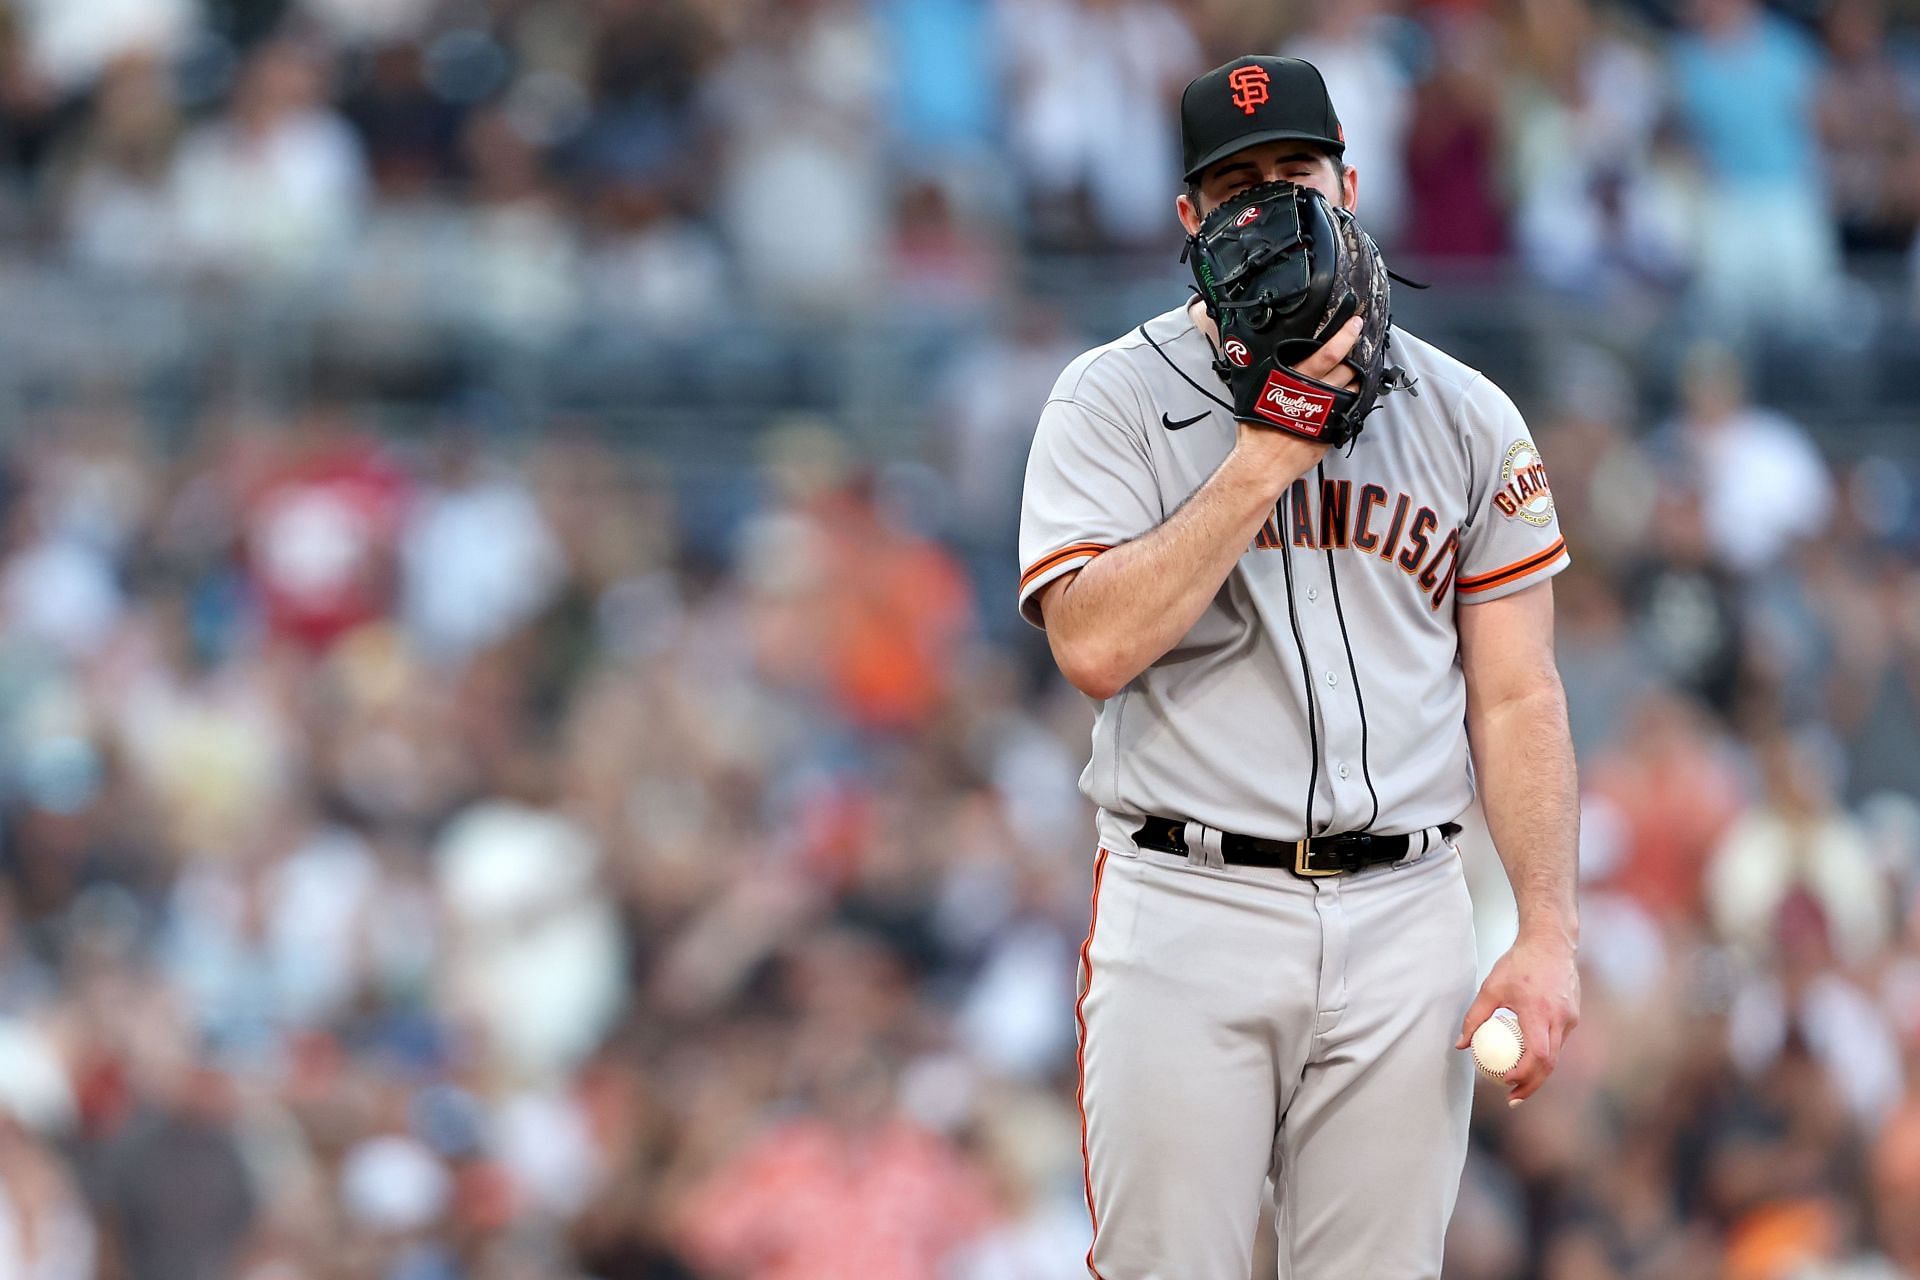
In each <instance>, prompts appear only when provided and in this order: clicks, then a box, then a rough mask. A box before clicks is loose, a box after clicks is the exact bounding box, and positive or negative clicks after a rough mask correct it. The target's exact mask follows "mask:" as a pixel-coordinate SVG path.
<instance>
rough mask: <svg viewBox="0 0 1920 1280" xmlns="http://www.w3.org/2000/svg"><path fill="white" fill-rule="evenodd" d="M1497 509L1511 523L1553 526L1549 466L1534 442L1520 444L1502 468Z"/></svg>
mask: <svg viewBox="0 0 1920 1280" xmlns="http://www.w3.org/2000/svg"><path fill="white" fill-rule="evenodd" d="M1493 505H1494V508H1495V509H1496V510H1497V511H1499V512H1500V514H1501V515H1503V516H1505V517H1507V519H1509V520H1515V519H1518V520H1524V521H1526V522H1527V523H1528V524H1532V525H1541V526H1545V525H1548V524H1551V523H1552V522H1553V490H1552V489H1551V488H1549V487H1548V485H1547V464H1546V463H1544V462H1542V461H1540V452H1539V450H1537V449H1535V448H1534V446H1533V441H1531V440H1516V441H1514V442H1513V444H1512V445H1511V446H1510V447H1509V448H1508V449H1507V456H1506V458H1505V459H1504V460H1502V462H1501V464H1500V489H1499V492H1497V493H1495V494H1494V495H1493Z"/></svg>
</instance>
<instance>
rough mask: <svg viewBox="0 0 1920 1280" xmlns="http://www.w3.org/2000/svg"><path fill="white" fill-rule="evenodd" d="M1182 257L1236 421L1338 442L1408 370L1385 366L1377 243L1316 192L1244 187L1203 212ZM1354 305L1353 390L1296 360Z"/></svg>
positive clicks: (1385, 300)
mask: <svg viewBox="0 0 1920 1280" xmlns="http://www.w3.org/2000/svg"><path fill="white" fill-rule="evenodd" d="M1181 260H1182V261H1183V262H1188V263H1190V264H1191V265H1192V267H1193V278H1194V280H1195V282H1196V283H1197V284H1198V285H1199V290H1200V297H1201V298H1202V300H1203V301H1205V303H1206V306H1207V314H1208V315H1210V316H1212V317H1213V321H1214V323H1215V324H1216V325H1217V326H1218V327H1219V329H1220V350H1219V354H1218V355H1217V356H1216V357H1215V359H1214V362H1213V368H1214V371H1215V372H1216V373H1218V374H1219V375H1220V379H1221V381H1223V382H1225V383H1226V384H1227V389H1228V390H1229V391H1230V392H1231V393H1232V398H1233V413H1234V416H1235V417H1236V418H1240V419H1242V420H1244V421H1247V422H1252V423H1256V424H1259V425H1263V426H1269V427H1275V428H1278V429H1279V430H1282V431H1289V432H1292V433H1293V434H1294V435H1298V436H1304V437H1306V438H1307V439H1309V440H1315V441H1319V442H1321V443H1324V444H1329V445H1343V444H1347V443H1348V442H1350V441H1351V440H1353V439H1354V438H1355V437H1356V436H1358V435H1359V434H1360V429H1361V426H1362V424H1363V423H1364V422H1365V420H1366V417H1367V415H1368V414H1369V413H1371V412H1372V411H1373V409H1374V406H1375V403H1376V402H1377V401H1378V400H1379V398H1380V395H1381V393H1382V392H1383V391H1385V390H1386V389H1388V388H1389V387H1390V386H1392V385H1395V382H1396V380H1397V379H1399V378H1400V377H1402V376H1404V375H1401V374H1400V373H1399V371H1398V370H1396V369H1392V368H1389V367H1388V365H1387V327H1388V325H1389V324H1391V323H1392V315H1391V298H1390V296H1389V292H1388V288H1389V286H1388V282H1387V267H1386V263H1385V262H1383V261H1382V260H1381V257H1380V249H1379V247H1378V246H1377V245H1375V244H1374V242H1373V237H1372V236H1369V235H1368V234H1367V233H1366V232H1365V231H1363V230H1361V229H1360V224H1359V223H1357V222H1355V221H1354V219H1353V215H1352V214H1351V213H1349V212H1347V210H1345V209H1343V208H1341V207H1340V206H1339V205H1337V204H1334V203H1332V202H1331V201H1329V200H1328V199H1327V198H1326V197H1325V196H1323V195H1321V194H1320V193H1319V192H1318V191H1315V190H1314V189H1313V188H1311V187H1302V186H1298V185H1296V184H1294V183H1291V182H1269V183H1265V184H1262V185H1261V186H1257V187H1254V188H1252V189H1250V190H1247V191H1243V192H1241V193H1240V194H1239V195H1237V196H1235V197H1234V198H1233V199H1231V200H1229V201H1227V202H1226V203H1225V204H1223V205H1221V206H1220V207H1219V208H1218V209H1215V210H1214V211H1213V212H1212V213H1210V214H1208V215H1207V217H1206V220H1205V221H1204V222H1202V223H1201V224H1200V233H1199V234H1198V235H1194V236H1189V237H1188V238H1187V248H1186V251H1185V252H1184V253H1183V254H1182V255H1181ZM1356 312H1358V313H1359V315H1360V316H1361V321H1362V324H1363V326H1364V327H1363V328H1362V329H1361V331H1360V336H1359V338H1358V339H1357V340H1356V341H1355V342H1354V344H1353V350H1352V352H1350V353H1349V354H1348V356H1347V358H1346V361H1345V363H1346V364H1347V365H1349V366H1350V367H1351V368H1352V369H1353V371H1354V374H1355V380H1354V383H1353V385H1352V386H1350V387H1334V386H1330V385H1328V384H1327V383H1325V382H1321V381H1320V380H1318V379H1316V378H1309V377H1307V376H1306V375H1305V374H1303V373H1301V372H1300V371H1299V369H1298V368H1297V365H1298V364H1299V362H1300V361H1302V360H1304V359H1306V358H1307V357H1308V356H1310V355H1312V354H1313V353H1314V352H1315V351H1317V350H1319V349H1320V346H1321V345H1322V344H1323V343H1324V342H1326V340H1327V338H1328V337H1330V336H1331V335H1332V334H1333V333H1334V332H1335V331H1336V330H1337V329H1339V328H1340V326H1341V325H1343V324H1345V323H1346V322H1347V321H1348V319H1349V318H1351V317H1352V316H1353V315H1354V314H1355V313H1356Z"/></svg>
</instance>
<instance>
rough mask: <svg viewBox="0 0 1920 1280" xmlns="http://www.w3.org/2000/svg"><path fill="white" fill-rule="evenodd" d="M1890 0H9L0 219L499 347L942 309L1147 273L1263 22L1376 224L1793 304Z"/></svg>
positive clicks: (1856, 169) (1881, 53)
mask: <svg viewBox="0 0 1920 1280" xmlns="http://www.w3.org/2000/svg"><path fill="white" fill-rule="evenodd" d="M1889 3H1893V4H1895V5H1896V6H1897V4H1898V3H1899V0H1806V2H1804V3H1800V4H1798V5H1797V6H1795V7H1794V8H1792V9H1791V10H1790V11H1789V10H1786V9H1775V8H1772V7H1769V6H1766V5H1763V4H1761V3H1760V2H1759V0H1640V2H1638V3H1627V2H1626V0H1615V2H1614V3H1606V2H1604V0H1298V2H1297V3H1289V4H1252V3H1243V2H1242V0H699V2H698V3H695V2H694V0H137V2H136V0H16V3H14V4H12V5H11V6H9V7H7V8H6V9H4V10H0V234H3V235H4V237H5V239H7V240H8V241H11V242H13V243H16V244H18V243H28V244H33V245H36V246H40V247H43V248H45V249H48V250H50V251H52V252H53V253H56V254H58V255H62V256H64V257H65V258H66V259H67V260H69V261H71V262H72V263H74V264H76V265H77V266H79V267H81V268H84V269H85V270H87V271H88V272H93V273H98V274H100V275H101V276H102V277H104V278H107V279H121V280H124V279H126V278H129V277H132V278H141V279H152V278H156V277H157V278H161V279H165V280H180V279H187V280H192V281H196V282H209V281H211V282H227V283H239V284H248V285H254V286H263V287H268V288H272V287H276V286H278V287H285V286H288V285H294V286H298V285H300V284H303V283H310V282H311V281H313V280H315V279H327V280H330V281H334V282H336V283H341V284H343V285H344V287H346V288H348V289H349V290H351V291H355V292H357V293H358V294H360V295H362V296H363V297H364V298H365V299H367V300H369V301H372V302H376V303H379V304H382V305H389V306H391V305H400V304H402V303H405V304H406V305H410V306H413V307H416V308H419V309H423V310H429V311H431V310H433V309H436V308H446V309H450V310H454V311H457V312H460V313H462V314H468V313H472V314H476V315H479V316H481V317H483V318H484V319H485V320H486V321H487V322H488V323H489V324H491V325H493V326H494V327H496V328H498V329H499V330H500V331H502V332H504V333H507V334H510V335H513V336H515V337H519V338H523V339H529V340H537V339H540V338H542V337H549V338H550V337H552V336H553V335H554V333H555V332H556V331H557V330H558V329H560V328H561V327H563V325H564V322H565V320H566V318H567V317H569V316H571V315H573V314H575V313H576V312H577V311H578V310H580V309H582V308H594V309H595V310H596V311H597V312H599V313H612V314H616V315H627V316H633V317H636V318H639V319H643V320H646V321H650V322H653V323H658V324H665V325H672V324H675V323H677V322H684V321H686V320H687V319H688V317H690V316H699V315H701V314H703V313H705V312H709V311H711V310H712V309H713V308H714V307H716V305H725V304H740V303H746V304H749V305H751V306H753V307H755V308H764V309H768V310H770V311H773V312H777V313H779V314H783V315H798V316H801V317H806V316H814V315H829V316H830V315H835V314H845V313H848V312H852V311H855V310H857V309H859V308H861V307H862V306H872V305H889V306H894V305H906V306H914V305H919V306H925V307H929V308H933V309H940V310H955V309H965V308H966V307H968V306H970V305H975V304H978V303H980V302H982V301H983V300H985V299H988V298H991V297H993V296H995V295H996V293H998V292H999V291H1000V290H1002V289H1003V288H1004V287H1005V286H1006V284H1007V282H1008V281H1009V280H1017V279H1018V278H1019V277H1020V274H1021V271H1022V269H1023V264H1028V263H1031V262H1032V261H1033V260H1034V258H1035V255H1041V256H1042V258H1043V260H1051V256H1053V255H1074V254H1083V253H1092V254H1097V255H1108V256H1112V255H1119V256H1121V257H1123V258H1124V257H1126V256H1128V255H1134V256H1139V255H1147V256H1149V257H1151V258H1152V259H1153V260H1155V261H1159V260H1160V257H1161V255H1163V254H1164V253H1165V252H1166V250H1167V248H1168V246H1169V243H1170V241H1171V239H1172V237H1173V234H1174V228H1173V221H1172V217H1171V200H1172V196H1173V194H1174V192H1175V191H1176V190H1177V186H1178V172H1177V171H1178V163H1177V160H1178V140H1177V136H1176V133H1175V124H1174V119H1175V107H1176V103H1177V99H1178V95H1179V91H1180V89H1181V87H1182V86H1183V85H1184V84H1185V83H1186V81H1187V80H1188V79H1189V78H1190V77H1191V76H1193V75H1194V74H1196V73H1198V72H1199V71H1201V70H1203V69H1205V68H1206V67H1208V66H1210V65H1213V64H1215V63H1217V62H1218V61H1221V60H1223V59H1225V58H1227V57H1231V56H1234V55H1237V54H1239V53H1243V52H1246V51H1248V50H1277V51H1282V52H1289V53H1294V54H1298V55H1302V56H1305V57H1308V58H1310V59H1311V60H1313V61H1314V62H1315V63H1316V64H1317V65H1318V66H1320V67H1321V68H1322V70H1323V71H1324V72H1325V74H1326V78H1327V80H1328V83H1329V86H1330V88H1331V90H1332V94H1333V98H1334V101H1335V103H1336V105H1337V106H1338V108H1339V110H1340V112H1341V113H1342V116H1343V118H1344V121H1345V124H1346V132H1347V135H1348V137H1349V138H1350V140H1351V150H1350V153H1349V158H1350V159H1351V160H1352V162H1353V163H1354V164H1355V166H1356V167H1357V168H1358V169H1359V170H1360V172H1361V178H1362V182H1361V202H1362V204H1361V212H1362V217H1363V221H1364V222H1366V224H1367V225H1368V226H1369V227H1371V228H1372V230H1373V231H1374V232H1375V234H1376V236H1377V237H1378V238H1380V239H1381V241H1382V242H1383V243H1384V244H1385V245H1386V246H1387V247H1388V248H1389V249H1391V250H1395V251H1404V252H1406V253H1408V254H1410V255H1415V256H1416V257H1417V258H1418V259H1419V260H1420V261H1421V262H1422V263H1424V264H1428V265H1432V264H1441V265H1443V266H1444V265H1445V264H1448V263H1454V262H1463V263H1486V262H1506V263H1514V264H1518V266H1519V267H1520V268H1522V269H1523V270H1524V272H1526V273H1527V274H1530V275H1531V276H1532V277H1533V278H1535V279H1536V280H1537V281H1539V282H1540V283H1541V284H1542V285H1543V286H1544V287H1547V288H1549V289H1552V290H1556V291H1564V292H1566V293H1567V294H1569V295H1571V296H1573V297H1576V298H1583V299H1589V300H1593V301H1597V302H1605V301H1609V300H1615V299H1618V298H1620V297H1629V298H1652V299H1654V300H1672V299H1686V300H1689V301H1691V302H1693V303H1695V304H1697V305H1699V306H1701V307H1703V308H1707V309H1709V310H1710V311H1711V312H1712V313H1713V314H1714V315H1715V316H1716V317H1717V318H1719V319H1721V320H1723V321H1725V322H1728V323H1744V322H1745V321H1747V320H1749V319H1757V320H1761V321H1790V322H1795V323H1797V324H1799V325H1801V326H1803V327H1806V328H1809V329H1815V330H1825V329H1827V328H1828V327H1829V326H1831V325H1833V324H1836V323H1838V322H1839V320H1840V318H1841V316H1842V315H1843V314H1844V315H1845V316H1846V317H1847V318H1849V319H1851V320H1852V321H1853V323H1855V324H1856V325H1857V324H1858V323H1860V320H1861V317H1860V314H1859V309H1860V305H1861V304H1860V301H1859V299H1858V298H1857V297H1856V296H1855V295H1854V293H1853V291H1850V290H1849V289H1848V287H1847V286H1846V280H1847V278H1848V277H1847V272H1846V271H1845V270H1844V269H1843V255H1844V256H1846V257H1851V258H1853V259H1855V260H1858V261H1860V262H1872V261H1883V262H1884V261H1893V262H1897V261H1898V260H1899V259H1900V256H1901V255H1907V254H1909V253H1910V251H1911V249H1912V246H1913V241H1914V233H1915V227H1916V225H1917V224H1920V45H1916V43H1915V41H1914V38H1913V33H1912V30H1911V28H1910V26H1901V25H1896V26H1894V27H1893V28H1892V30H1891V31H1890V29H1889V15H1888V14H1887V12H1886V9H1887V7H1888V4H1889ZM1895 16H1904V17H1906V18H1907V19H1911V18H1912V17H1913V16H1914V15H1913V14H1911V13H1907V14H1904V15H1895ZM1882 274H1885V271H1884V269H1883V270H1882ZM721 300H724V303H723V302H722V301H721Z"/></svg>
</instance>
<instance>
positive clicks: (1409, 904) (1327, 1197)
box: [1076, 839, 1476, 1280]
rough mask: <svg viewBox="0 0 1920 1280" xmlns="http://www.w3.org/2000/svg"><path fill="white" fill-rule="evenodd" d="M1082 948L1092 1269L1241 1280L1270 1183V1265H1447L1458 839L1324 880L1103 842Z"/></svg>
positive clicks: (1368, 1276)
mask: <svg viewBox="0 0 1920 1280" xmlns="http://www.w3.org/2000/svg"><path fill="white" fill-rule="evenodd" d="M1080 954H1081V966H1080V983H1081V986H1080V998H1079V1001H1078V1003H1077V1005H1076V1010H1077V1017H1078V1023H1079V1036H1080V1107H1081V1117H1082V1125H1083V1129H1082V1136H1083V1143H1082V1145H1083V1152H1084V1156H1085V1161H1086V1177H1087V1200H1088V1205H1089V1207H1090V1209H1091V1210H1092V1213H1093V1218H1094V1239H1093V1247H1092V1249H1091V1250H1090V1251H1089V1253H1088V1255H1087V1268H1088V1271H1089V1273H1090V1274H1091V1275H1092V1276H1094V1277H1096V1280H1247V1277H1248V1276H1249V1274H1250V1273H1251V1271H1252V1267H1253V1261H1252V1259H1253V1248H1254V1232H1255V1230H1256V1226H1257V1223H1258V1222H1259V1219H1260V1211H1261V1207H1262V1201H1263V1197H1264V1195H1265V1186H1266V1180H1267V1179H1268V1178H1269V1177H1271V1178H1272V1180H1273V1186H1274V1189H1275V1196H1276V1200H1277V1212H1276V1217H1275V1224H1276V1230H1277V1233H1278V1237H1279V1239H1278V1245H1279V1255H1280V1273H1279V1274H1280V1280H1421V1278H1431V1277H1437V1276H1439V1274H1440V1260H1441V1253H1442V1247H1443V1242H1444V1237H1445V1234H1446V1226H1447V1219H1448V1218H1449V1217H1450V1216H1451V1215H1452V1213H1453V1202H1454V1197H1455V1195H1456V1193H1457V1192H1458V1190H1459V1184H1460V1170H1461V1166H1462V1164H1463V1163H1464V1162H1465V1160H1466V1152H1467V1117H1468V1111H1469V1108H1470V1105H1471V1101H1472V1091H1473V1068H1472V1064H1471V1062H1470V1061H1469V1059H1468V1055H1467V1054H1465V1053H1464V1052H1461V1051H1459V1050H1456V1049H1455V1048H1454V1047H1453V1043H1454V1039H1455V1037H1456V1036H1458V1035H1459V1032H1460V1020H1461V1019H1462V1018H1463V1017H1464V1016H1465V1015H1466V1011H1467V1006H1468V1005H1469V1004H1471V1003H1472V1001H1473V996H1474V992H1475V990H1476V982H1475V968H1474V943H1473V916H1472V905H1471V903H1470V901H1469V899H1468V895H1467V886H1466V880H1465V877H1464V875H1463V874H1462V871H1461V865H1460V858H1459V856H1458V852H1457V850H1456V849H1455V848H1453V847H1452V845H1451V844H1450V843H1443V842H1440V841H1439V840H1437V839H1436V840H1435V841H1434V849H1433V852H1431V853H1429V854H1427V855H1426V856H1425V857H1423V858H1419V859H1418V860H1416V861H1411V862H1406V863H1401V864H1397V865H1394V866H1388V867H1379V868H1373V869H1370V870H1367V871H1362V872H1359V873H1356V874H1353V875H1345V876H1329V877H1325V878H1320V879H1314V880H1303V879H1300V878H1298V877H1296V876H1294V875H1293V874H1292V873H1291V872H1288V871H1285V870H1274V869H1266V868H1253V867H1224V868H1223V867H1206V866H1204V865H1192V864H1190V863H1189V861H1188V859H1187V858H1185V857H1182V856H1180V855H1176V854H1167V853H1159V852H1155V851H1152V850H1140V851H1137V852H1136V851H1134V850H1131V849H1129V850H1127V851H1125V852H1120V851H1117V850H1113V851H1110V850H1104V849H1103V850H1102V851H1101V852H1100V855H1099V859H1098V862H1097V863H1096V866H1095V872H1094V891H1093V920H1092V923H1091V925H1090V927H1089V929H1088V933H1087V940H1086V943H1085V945H1084V946H1083V947H1082V948H1081V953H1080Z"/></svg>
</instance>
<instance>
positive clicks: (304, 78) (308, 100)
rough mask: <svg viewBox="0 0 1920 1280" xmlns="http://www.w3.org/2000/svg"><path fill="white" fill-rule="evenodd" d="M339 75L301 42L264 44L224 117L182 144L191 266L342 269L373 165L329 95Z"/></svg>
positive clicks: (250, 274)
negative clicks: (331, 74)
mask: <svg viewBox="0 0 1920 1280" xmlns="http://www.w3.org/2000/svg"><path fill="white" fill-rule="evenodd" d="M329 70H330V69H329V68H328V67H327V66H326V65H325V64H324V63H322V62H320V61H319V59H318V58H317V57H316V56H315V55H314V54H313V53H311V52H309V51H308V50H305V49H302V48H299V47H297V46H295V45H292V44H280V43H274V44H267V45H263V46H262V47H261V48H259V49H258V50H256V51H254V52H253V53H252V54H251V55H250V56H249V57H248V59H247V62H246V65H245V66H244V67H243V68H242V70H241V72H240V77H239V82H238V84H237V85H236V87H235V89H234V93H233V100H232V102H231V104H230V105H229V106H228V108H227V110H226V111H225V112H224V113H223V115H222V116H221V118H219V119H217V120H213V121H209V122H208V123H206V124H203V125H201V126H199V127H198V128H196V129H195V130H193V131H192V132H191V133H189V134H188V135H187V136H186V138H185V139H184V140H183V141H182V142H181V144H180V149H179V151H178V153H177V154H176V156H175V157H174V162H173V173H172V178H171V185H172V192H173V201H174V206H175V212H174V217H175V220H176V221H177V224H178V226H179V235H180V239H181V246H182V253H183V257H184V261H185V263H186V265H187V266H189V267H190V268H191V269H193V270H195V271H197V272H200V273H202V274H205V275H208V276H213V277H217V278H223V279H239V280H242V281H246V280H263V281H268V282H272V281H274V280H282V281H284V280H288V279H294V280H305V281H310V280H312V279H313V278H314V277H315V276H316V275H317V274H318V273H319V272H321V271H324V270H326V269H327V268H329V267H332V266H335V265H337V264H338V262H339V261H340V258H341V255H342V254H343V253H344V252H345V250H346V248H347V245H348V242H349V239H350V237H351V236H352V235H353V232H354V228H355V225H356V223H357V221H358V219H359V217H360V214H361V211H362V203H363V201H364V199H365V196H366V172H365V161H364V159H363V157H362V155H361V150H360V145H359V142H358V140H357V139H356V138H355V137H354V134H353V130H352V129H351V128H350V127H349V126H348V125H347V123H346V121H345V120H344V119H342V118H341V116H340V115H339V113H338V112H336V111H335V110H334V109H333V108H332V106H331V105H330V103H329V101H328V98H327V93H328V89H329V86H328V84H327V80H328V76H329Z"/></svg>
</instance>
